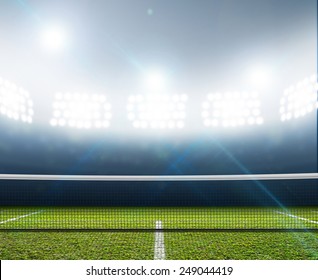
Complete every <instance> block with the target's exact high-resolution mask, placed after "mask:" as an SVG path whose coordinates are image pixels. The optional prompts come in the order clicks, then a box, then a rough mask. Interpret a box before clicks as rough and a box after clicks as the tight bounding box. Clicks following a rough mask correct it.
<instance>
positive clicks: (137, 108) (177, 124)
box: [127, 94, 188, 130]
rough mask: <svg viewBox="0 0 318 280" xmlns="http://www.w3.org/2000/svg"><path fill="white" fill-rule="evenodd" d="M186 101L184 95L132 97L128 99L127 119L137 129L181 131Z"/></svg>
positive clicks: (183, 123)
mask: <svg viewBox="0 0 318 280" xmlns="http://www.w3.org/2000/svg"><path fill="white" fill-rule="evenodd" d="M187 100H188V96H187V95H185V94H182V95H177V94H176V95H172V96H170V95H161V94H149V95H132V96H130V97H129V98H128V105H127V112H128V115H127V117H128V120H129V121H130V122H131V123H132V125H133V127H134V128H137V129H147V128H150V129H168V130H173V129H182V128H184V126H185V118H186V112H185V110H186V102H187Z"/></svg>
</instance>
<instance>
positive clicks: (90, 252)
mask: <svg viewBox="0 0 318 280" xmlns="http://www.w3.org/2000/svg"><path fill="white" fill-rule="evenodd" d="M156 221H161V223H162V227H163V229H234V230H235V229H236V231H234V230H233V231H228V232H211V231H210V232H209V231H196V232H189V231H184V232H182V231H178V232H170V231H163V236H164V247H165V256H166V259H192V260H200V259H202V260H205V259H238V260H240V259H305V260H307V259H316V260H317V259H318V233H317V231H316V232H310V231H308V232H306V231H304V232H293V231H287V232H275V231H273V232H267V231H264V232H252V231H250V232H249V231H237V230H238V229H318V210H317V207H316V208H312V207H306V208H299V207H298V208H289V209H281V208H255V207H254V208H251V207H245V208H233V207H232V208H231V207H226V208H215V207H210V208H207V207H204V208H200V207H197V208H154V207H153V208H141V207H139V208H128V207H125V208H118V207H117V208H61V207H59V208H34V207H24V208H20V207H13V208H2V209H0V229H1V232H0V258H1V259H75V260H79V259H106V260H120V259H153V258H154V250H155V249H154V247H155V246H154V244H155V231H149V232H145V231H133V232H132V231H130V232H129V229H149V230H154V229H155V224H156ZM11 229H15V230H16V229H21V230H26V229H41V230H42V229H43V230H45V229H55V230H56V231H54V232H51V231H49V232H48V231H39V232H28V231H14V232H13V231H10V230H11ZM58 229H72V230H73V231H71V232H59V231H58ZM76 229H86V230H88V231H84V232H82V231H76ZM94 229H127V230H128V231H127V232H115V231H108V232H94V231H89V230H94Z"/></svg>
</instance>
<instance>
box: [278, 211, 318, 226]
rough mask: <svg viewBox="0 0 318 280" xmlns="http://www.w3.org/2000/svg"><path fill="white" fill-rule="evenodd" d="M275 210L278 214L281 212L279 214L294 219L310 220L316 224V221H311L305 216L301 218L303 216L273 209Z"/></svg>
mask: <svg viewBox="0 0 318 280" xmlns="http://www.w3.org/2000/svg"><path fill="white" fill-rule="evenodd" d="M275 212H276V213H278V214H281V215H286V216H288V217H291V218H294V219H299V220H302V221H306V222H310V223H313V224H317V225H318V222H317V221H312V220H309V219H306V218H303V217H299V216H296V215H292V214H288V213H284V212H280V211H275Z"/></svg>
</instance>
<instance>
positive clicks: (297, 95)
mask: <svg viewBox="0 0 318 280" xmlns="http://www.w3.org/2000/svg"><path fill="white" fill-rule="evenodd" d="M317 91H318V82H317V75H316V74H314V75H312V76H311V77H308V78H306V79H304V80H302V81H300V82H298V83H297V84H296V85H292V86H290V87H289V88H287V89H286V90H285V91H284V95H283V97H282V98H281V100H280V105H281V106H280V109H279V110H280V116H281V121H283V122H284V121H288V120H291V119H292V118H295V119H297V118H299V117H303V116H305V115H307V114H309V113H311V112H313V111H314V110H315V109H316V108H318V101H317Z"/></svg>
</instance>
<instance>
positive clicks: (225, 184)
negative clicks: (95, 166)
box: [0, 174, 318, 231]
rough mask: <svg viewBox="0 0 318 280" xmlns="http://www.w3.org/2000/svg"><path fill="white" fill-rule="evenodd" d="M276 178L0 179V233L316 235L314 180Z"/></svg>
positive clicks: (316, 190) (317, 212)
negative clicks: (310, 232) (290, 232)
mask: <svg viewBox="0 0 318 280" xmlns="http://www.w3.org/2000/svg"><path fill="white" fill-rule="evenodd" d="M276 177H277V176H276ZM276 177H275V175H274V177H273V176H271V175H265V177H259V178H254V177H251V176H245V177H244V176H243V177H242V178H239V179H238V178H236V179H235V177H234V178H231V176H227V177H226V176H224V178H223V177H222V178H223V179H220V177H217V176H210V177H209V178H208V179H209V180H203V179H202V178H200V177H198V178H200V180H198V178H196V179H197V180H195V178H187V177H180V178H178V177H176V178H174V179H175V180H167V178H164V177H160V179H159V180H156V178H150V179H151V180H148V179H149V178H147V177H144V180H143V178H142V177H141V178H138V180H135V179H134V178H133V179H132V178H129V177H128V178H126V179H125V178H123V179H122V180H121V179H120V178H116V180H114V179H113V180H109V179H108V180H107V178H103V177H98V178H94V179H95V180H94V179H93V178H90V177H89V178H84V179H83V178H81V177H80V176H79V177H64V178H63V176H62V177H59V178H58V179H57V178H49V179H48V178H46V179H45V178H43V177H41V176H38V177H37V176H36V175H34V176H33V177H31V178H25V177H20V178H19V177H18V176H13V178H10V179H8V177H5V176H3V178H2V179H1V180H0V205H1V209H0V230H2V231H8V230H10V231H12V230H38V231H42V230H43V231H46V230H70V231H73V230H74V231H80V230H84V231H86V230H87V231H94V230H97V231H99V230H107V231H108V230H109V231H112V230H113V231H116V230H122V231H134V230H136V231H140V230H150V231H152V230H162V231H169V230H173V231H175V230H176V231H177V230H181V231H184V230H216V231H217V230H220V231H224V230H229V231H231V230H234V231H240V230H242V231H244V230H271V231H275V230H277V231H280V230H296V231H297V230H304V231H307V230H318V184H317V183H318V179H317V178H316V174H314V175H311V176H309V175H308V174H298V175H297V176H296V177H295V176H290V178H288V176H287V177H286V176H280V177H279V178H276ZM158 178H159V177H158ZM273 178H275V179H273ZM168 179H169V178H168ZM178 179H179V180H178ZM188 179H189V180H188ZM201 179H202V180H201ZM158 225H159V226H158Z"/></svg>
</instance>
